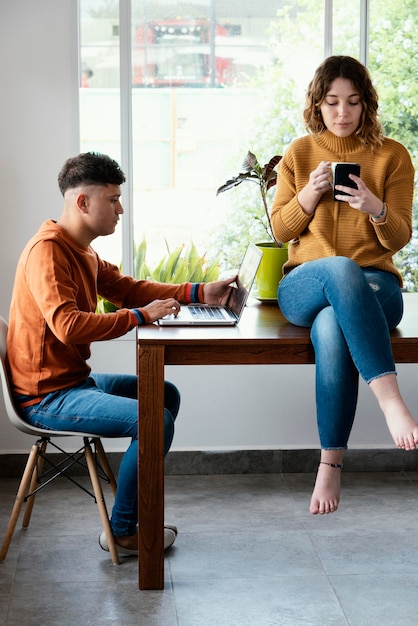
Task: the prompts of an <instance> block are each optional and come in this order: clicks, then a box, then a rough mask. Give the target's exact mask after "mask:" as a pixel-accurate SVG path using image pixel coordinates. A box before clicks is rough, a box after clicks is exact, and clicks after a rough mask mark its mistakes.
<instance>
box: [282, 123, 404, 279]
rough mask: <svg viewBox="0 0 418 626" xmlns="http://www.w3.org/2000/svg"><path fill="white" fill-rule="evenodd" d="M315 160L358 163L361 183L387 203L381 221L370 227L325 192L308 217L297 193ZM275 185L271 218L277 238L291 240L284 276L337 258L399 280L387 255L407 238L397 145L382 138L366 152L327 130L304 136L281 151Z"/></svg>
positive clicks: (366, 218) (355, 142)
mask: <svg viewBox="0 0 418 626" xmlns="http://www.w3.org/2000/svg"><path fill="white" fill-rule="evenodd" d="M320 161H331V162H332V161H348V162H355V163H360V166H361V174H360V175H361V178H362V180H363V181H364V182H365V184H366V185H367V187H368V188H369V189H370V191H371V192H372V193H374V194H375V195H376V196H377V197H378V198H381V199H382V202H383V201H384V202H386V204H387V205H388V210H387V216H386V219H385V221H384V222H383V223H381V224H375V223H373V221H372V220H371V219H370V217H369V215H368V214H366V213H364V212H362V211H358V210H356V209H353V208H352V207H350V205H349V204H347V203H346V202H336V201H335V202H334V200H333V196H332V189H331V188H330V190H329V191H328V192H326V193H325V194H324V195H323V196H322V198H321V200H320V201H319V203H318V206H317V208H316V210H315V211H314V213H313V215H311V216H309V215H306V213H304V211H303V210H302V207H301V206H300V205H299V203H298V200H297V194H298V192H299V191H300V190H301V189H302V188H303V187H304V186H305V185H306V184H307V182H308V180H309V174H310V173H311V172H312V171H313V170H315V169H316V168H317V166H318V165H319V163H320ZM277 182H278V184H277V188H276V193H275V197H274V202H273V207H272V212H271V220H272V226H273V230H274V233H275V236H276V237H277V239H279V240H281V241H283V242H286V241H290V242H291V243H290V244H289V260H288V262H287V263H286V265H285V267H284V272H285V273H286V272H288V271H290V270H291V269H292V268H293V267H295V266H296V265H300V264H301V263H304V262H306V261H311V260H313V259H318V258H323V257H327V256H336V255H338V256H346V257H350V258H352V259H353V260H354V261H356V262H357V263H358V264H359V265H360V266H361V267H374V268H377V269H380V270H386V271H388V272H392V273H394V274H396V275H397V276H398V278H399V281H400V282H402V281H401V277H400V274H399V272H398V270H397V269H396V268H395V266H394V264H393V261H392V255H393V254H394V253H395V252H398V251H399V250H400V249H401V248H403V247H404V246H405V245H406V244H407V243H408V241H409V240H410V238H411V233H412V224H411V222H412V199H413V191H414V168H413V166H412V162H411V157H410V155H409V153H408V152H407V150H406V149H405V148H404V147H403V146H402V145H401V144H400V143H398V142H396V141H394V140H393V139H388V138H385V139H384V142H383V146H382V148H381V149H380V150H377V151H376V152H374V153H372V152H371V151H370V150H369V149H368V148H364V147H362V146H361V144H360V142H359V141H358V139H357V138H356V137H355V136H354V135H351V136H350V137H347V138H340V137H336V136H335V135H334V134H333V133H330V132H329V131H326V132H325V133H324V134H322V135H320V136H319V137H313V136H312V135H307V136H304V137H301V138H299V139H296V140H295V141H294V142H293V143H292V144H291V145H290V146H289V148H288V149H287V151H286V153H285V155H284V157H283V159H282V160H281V162H280V166H279V169H278V181H277Z"/></svg>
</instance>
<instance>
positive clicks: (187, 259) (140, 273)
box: [96, 237, 221, 313]
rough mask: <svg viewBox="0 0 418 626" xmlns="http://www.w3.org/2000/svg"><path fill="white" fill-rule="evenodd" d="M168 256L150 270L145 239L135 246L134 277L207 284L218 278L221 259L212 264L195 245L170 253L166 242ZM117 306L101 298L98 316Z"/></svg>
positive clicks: (157, 280) (181, 246)
mask: <svg viewBox="0 0 418 626" xmlns="http://www.w3.org/2000/svg"><path fill="white" fill-rule="evenodd" d="M165 243H166V247H167V254H166V255H165V256H164V257H163V258H162V259H161V260H160V261H159V262H158V263H157V264H156V266H155V267H154V268H153V269H151V268H150V267H149V265H148V263H147V259H146V256H147V243H146V240H145V237H144V239H143V240H142V241H141V243H140V244H139V245H136V244H135V245H134V277H135V278H136V279H138V280H155V281H156V282H160V283H174V284H178V283H185V282H190V283H208V282H210V281H213V280H217V279H218V278H219V273H220V256H221V255H219V256H218V257H217V258H216V259H215V260H214V261H211V262H210V261H209V260H208V259H207V258H206V256H205V255H201V254H199V252H198V251H197V248H196V246H195V244H194V243H193V242H191V243H190V245H189V246H188V247H186V246H185V244H181V245H180V246H178V247H177V248H175V249H174V250H173V251H170V248H169V245H168V243H167V240H165ZM116 310H117V307H116V306H115V305H114V304H112V302H109V300H105V299H104V298H102V297H100V296H99V298H98V301H97V309H96V312H97V313H109V312H112V311H116Z"/></svg>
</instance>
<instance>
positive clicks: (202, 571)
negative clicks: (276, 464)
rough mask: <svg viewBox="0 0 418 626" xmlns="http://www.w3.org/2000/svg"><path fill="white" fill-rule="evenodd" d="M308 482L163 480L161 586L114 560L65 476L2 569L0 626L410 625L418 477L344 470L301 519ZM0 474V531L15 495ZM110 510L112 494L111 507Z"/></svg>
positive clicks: (84, 500) (417, 585) (129, 561)
mask: <svg viewBox="0 0 418 626" xmlns="http://www.w3.org/2000/svg"><path fill="white" fill-rule="evenodd" d="M312 482H313V475H312V474H284V475H278V474H277V475H276V474H274V475H272V474H269V475H259V474H257V475H217V476H168V477H167V478H166V520H167V521H168V522H172V523H175V524H177V525H178V527H179V536H178V538H177V541H176V543H175V545H174V547H173V548H172V549H171V550H170V551H169V552H168V553H166V559H165V589H164V591H139V590H138V587H137V560H136V558H132V557H127V558H125V559H124V560H123V563H122V564H121V565H120V566H115V565H112V563H111V560H110V558H109V556H108V555H107V553H105V552H103V551H102V550H101V549H100V548H99V546H98V544H97V537H98V535H99V532H100V522H99V516H98V512H97V510H96V505H95V504H94V502H93V501H92V500H91V501H90V499H89V498H88V497H87V496H86V495H85V494H83V493H82V492H81V491H80V490H78V489H76V488H74V487H73V486H71V485H70V484H68V483H66V482H60V483H59V485H58V484H56V485H55V486H52V488H51V489H50V490H49V491H47V492H45V493H44V494H40V495H39V496H38V500H37V503H36V505H35V508H34V513H33V516H32V521H31V524H30V527H29V529H28V530H26V531H22V530H20V528H19V529H17V531H16V534H15V537H14V539H13V542H12V545H11V548H10V551H9V554H8V557H7V560H6V561H5V562H4V563H0V624H1V625H8V626H29V625H34V626H35V625H36V626H39V625H40V624H41V625H42V626H67V625H68V626H70V625H71V626H74V624H80V626H86V625H93V626H96V625H97V626H104V625H107V624H118V625H121V626H131V625H132V626H134V625H138V624H139V625H141V626H293V625H304V626H305V625H306V626H344V625H346V624H350V625H351V626H413V625H415V624H418V608H417V591H418V555H417V549H416V543H417V526H418V522H417V520H418V474H415V473H408V474H407V473H395V472H392V473H358V472H357V473H344V477H343V498H342V502H341V506H340V510H339V511H338V512H337V513H335V514H333V515H329V516H325V517H314V516H312V515H310V514H309V512H308V502H309V495H310V491H311V487H312ZM16 484H17V482H16V480H15V479H7V480H0V493H1V500H0V535H2V534H3V532H4V529H5V524H6V520H7V518H8V514H9V513H10V508H11V504H12V500H13V497H14V492H15V488H16ZM108 504H109V506H111V499H109V501H108Z"/></svg>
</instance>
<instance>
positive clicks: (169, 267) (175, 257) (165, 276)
mask: <svg viewBox="0 0 418 626" xmlns="http://www.w3.org/2000/svg"><path fill="white" fill-rule="evenodd" d="M183 249H184V244H181V245H180V246H178V247H177V248H176V249H175V250H173V252H171V254H170V255H169V257H168V259H167V261H166V262H165V264H164V267H163V271H162V272H161V276H160V280H161V282H164V283H170V282H172V277H173V275H174V274H175V271H176V268H177V264H178V262H179V259H180V257H181V254H182V252H183Z"/></svg>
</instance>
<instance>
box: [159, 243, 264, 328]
mask: <svg viewBox="0 0 418 626" xmlns="http://www.w3.org/2000/svg"><path fill="white" fill-rule="evenodd" d="M262 256H263V252H262V250H260V248H258V247H257V246H256V245H255V244H253V243H249V244H248V246H247V249H246V251H245V254H244V258H243V259H242V262H241V265H240V268H239V270H238V276H237V280H236V287H233V288H232V289H231V293H230V294H229V297H228V301H227V303H226V304H225V305H224V306H213V305H208V304H188V305H182V307H181V309H180V312H179V314H178V315H177V317H174V315H166V316H165V317H162V318H161V319H159V320H158V324H159V325H160V326H235V324H238V322H239V320H240V319H241V316H242V313H243V311H244V308H245V304H246V302H247V299H248V296H249V294H250V291H251V287H252V286H253V283H254V280H255V275H256V274H257V270H258V267H259V265H260V261H261V257H262Z"/></svg>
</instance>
